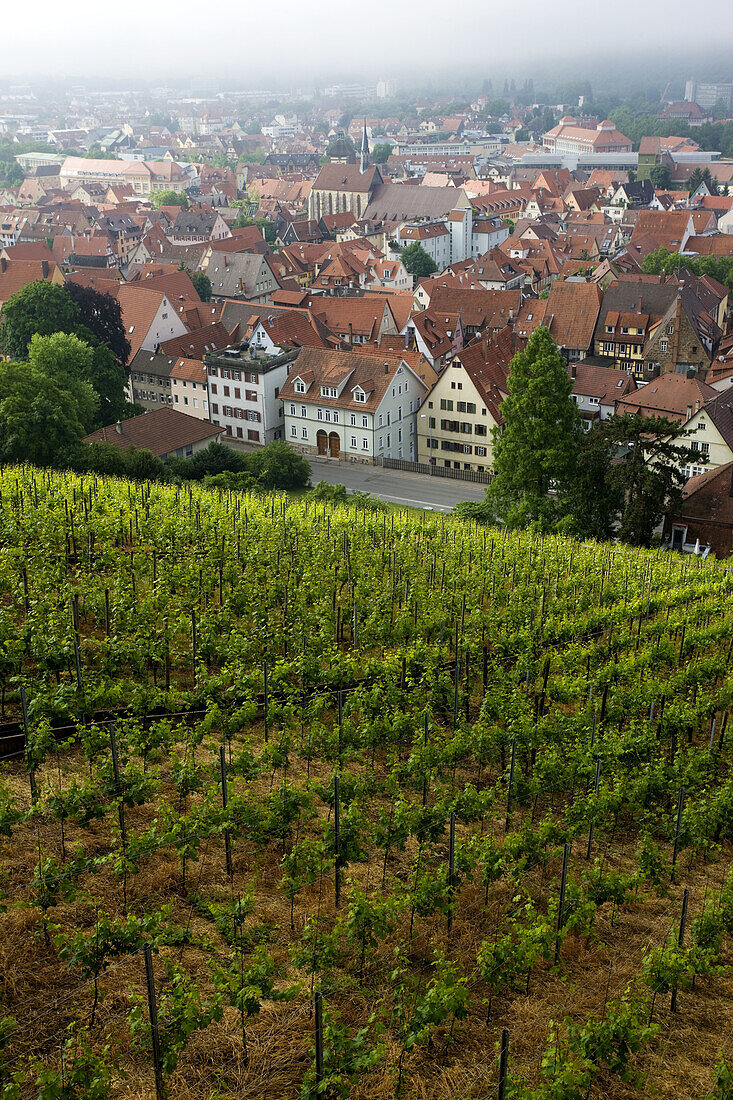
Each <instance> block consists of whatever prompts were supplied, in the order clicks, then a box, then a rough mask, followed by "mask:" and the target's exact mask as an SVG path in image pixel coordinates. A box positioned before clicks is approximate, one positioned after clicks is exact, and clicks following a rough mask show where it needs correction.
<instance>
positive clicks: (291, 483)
mask: <svg viewBox="0 0 733 1100" xmlns="http://www.w3.org/2000/svg"><path fill="white" fill-rule="evenodd" d="M246 470H247V472H248V473H250V474H252V476H253V477H254V478H256V479H257V481H258V482H259V484H260V485H261V486H262V488H263V489H305V488H306V487H307V486H308V485H309V484H310V473H311V471H310V466H309V465H308V463H307V461H306V459H304V458H303V456H302V455H299V454H296V453H295V451H294V450H293V449H292V448H291V447H289V446H288V444H287V443H285V442H284V441H283V440H277V439H276V440H275V441H274V442H273V443H270V444H269V445H268V446H267V447H264V448H263V449H262V450H261V451H255V452H254V453H253V454H251V455H247V457H246Z"/></svg>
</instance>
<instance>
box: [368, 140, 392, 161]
mask: <svg viewBox="0 0 733 1100" xmlns="http://www.w3.org/2000/svg"><path fill="white" fill-rule="evenodd" d="M391 152H392V146H391V145H390V143H389V142H388V141H382V142H378V143H377V144H376V145H375V146H374V148H373V149H372V151H371V160H372V164H386V163H387V161H388V160H389V156H390V153H391Z"/></svg>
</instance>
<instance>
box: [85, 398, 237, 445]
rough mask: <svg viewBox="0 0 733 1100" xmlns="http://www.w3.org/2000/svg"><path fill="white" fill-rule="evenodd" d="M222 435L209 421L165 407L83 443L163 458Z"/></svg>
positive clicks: (100, 430)
mask: <svg viewBox="0 0 733 1100" xmlns="http://www.w3.org/2000/svg"><path fill="white" fill-rule="evenodd" d="M223 432H224V429H223V428H220V427H218V425H215V424H211V423H210V422H209V421H208V420H200V419H199V418H198V417H197V416H187V415H186V413H182V412H178V410H177V409H172V408H168V407H164V408H162V409H151V410H150V412H146V413H142V414H141V415H140V416H133V417H131V418H130V419H129V420H123V421H121V422H118V423H117V424H109V425H107V426H106V427H104V428H98V429H97V431H96V432H92V433H91V435H88V436H86V437H85V439H84V442H85V443H111V444H112V445H113V446H115V447H118V448H119V449H120V450H121V451H128V450H129V449H130V448H131V447H135V448H138V449H140V450H147V451H152V452H153V454H155V455H158V456H159V457H163V456H167V455H172V454H175V452H176V451H178V450H185V448H186V447H188V446H191V445H192V444H194V443H204V442H206V441H207V440H215V439H219V438H220V436H221V435H222V434H223Z"/></svg>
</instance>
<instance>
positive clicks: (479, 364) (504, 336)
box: [456, 327, 514, 424]
mask: <svg viewBox="0 0 733 1100" xmlns="http://www.w3.org/2000/svg"><path fill="white" fill-rule="evenodd" d="M513 355H514V341H513V339H512V333H511V329H509V328H508V327H507V328H504V329H502V330H501V332H500V333H499V334H498V335H497V336H496V337H495V338H494V339H493V340H487V339H485V338H484V339H479V340H476V341H475V342H474V343H473V344H469V345H468V347H466V348H464V349H463V351H461V352H459V353H458V355H457V357H456V358H457V359H458V360H459V361H460V363H461V364H462V366H463V368H464V370H465V371H466V374H467V375H468V376H469V378H470V379H471V381H472V382H473V384H474V385H475V387H476V389H477V390H478V392H479V394H480V395H481V398H482V399H483V401H484V404H485V405H486V407H487V408H488V410H489V412H490V413H491V415H492V417H493V418H494V420H495V422H496V423H497V424H502V423H503V417H502V415H501V404H502V401H503V400H504V398H505V397H506V396H507V394H508V393H509V386H508V382H507V379H508V377H509V370H510V365H511V361H512V358H513Z"/></svg>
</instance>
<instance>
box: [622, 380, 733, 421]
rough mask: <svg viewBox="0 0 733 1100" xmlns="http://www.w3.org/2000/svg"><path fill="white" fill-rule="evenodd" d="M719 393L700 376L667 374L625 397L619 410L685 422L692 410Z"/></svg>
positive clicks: (700, 406) (694, 410)
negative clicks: (700, 378)
mask: <svg viewBox="0 0 733 1100" xmlns="http://www.w3.org/2000/svg"><path fill="white" fill-rule="evenodd" d="M717 396H718V395H717V394H716V392H715V390H714V389H713V388H712V386H708V385H706V384H705V383H704V382H701V381H700V380H699V379H698V378H686V377H685V376H684V375H682V374H663V375H661V376H660V377H659V378H655V379H654V381H653V382H650V383H649V384H648V385H646V386H642V387H641V388H640V389H638V390H636V391H635V393H633V394H629V395H628V396H627V397H625V398H623V399H622V400H621V401H620V402H619V404H618V406H617V411H618V412H619V413H620V414H623V413H632V414H634V413H639V414H640V415H641V416H665V417H667V418H668V419H669V420H674V421H676V422H677V423H679V424H681V423H683V422H684V421H685V420H687V419H688V417H689V415H691V413H694V412H697V411H698V410H699V409H700V408H702V406H703V405H706V404H707V403H708V402H709V401H711V400H713V398H715V397H717Z"/></svg>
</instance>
